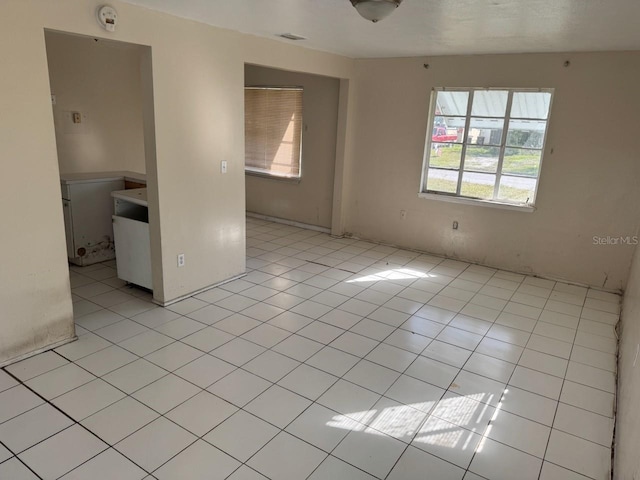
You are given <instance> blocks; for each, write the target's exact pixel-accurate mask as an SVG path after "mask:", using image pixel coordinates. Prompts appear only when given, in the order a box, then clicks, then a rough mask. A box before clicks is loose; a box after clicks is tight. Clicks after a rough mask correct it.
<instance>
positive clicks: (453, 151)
mask: <svg viewBox="0 0 640 480" xmlns="http://www.w3.org/2000/svg"><path fill="white" fill-rule="evenodd" d="M461 155H462V145H456V144H452V143H432V144H431V154H430V155H429V166H430V167H440V168H460V157H461Z"/></svg>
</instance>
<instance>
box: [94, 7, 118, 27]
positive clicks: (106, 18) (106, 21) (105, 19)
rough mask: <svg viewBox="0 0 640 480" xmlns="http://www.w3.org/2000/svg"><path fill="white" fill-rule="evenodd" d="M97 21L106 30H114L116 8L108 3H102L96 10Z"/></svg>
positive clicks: (116, 16) (116, 14) (116, 19)
mask: <svg viewBox="0 0 640 480" xmlns="http://www.w3.org/2000/svg"><path fill="white" fill-rule="evenodd" d="M96 17H97V18H98V23H99V24H100V26H101V27H102V28H104V29H105V30H106V31H107V32H115V31H116V22H117V21H118V13H117V12H116V9H115V8H113V7H112V6H110V5H102V6H100V7H98V9H97V10H96Z"/></svg>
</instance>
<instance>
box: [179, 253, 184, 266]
mask: <svg viewBox="0 0 640 480" xmlns="http://www.w3.org/2000/svg"><path fill="white" fill-rule="evenodd" d="M178 267H184V253H180V254H179V255H178Z"/></svg>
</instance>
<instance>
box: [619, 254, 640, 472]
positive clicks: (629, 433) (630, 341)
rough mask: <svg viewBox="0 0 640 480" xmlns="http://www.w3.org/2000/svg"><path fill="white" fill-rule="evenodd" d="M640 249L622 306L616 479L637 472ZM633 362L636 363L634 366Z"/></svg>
mask: <svg viewBox="0 0 640 480" xmlns="http://www.w3.org/2000/svg"><path fill="white" fill-rule="evenodd" d="M639 344H640V248H638V247H636V252H635V255H634V257H633V262H632V263H631V271H630V273H629V282H628V284H627V289H626V291H625V294H624V300H623V303H622V315H621V322H620V347H619V352H618V397H617V401H618V407H617V414H616V438H615V450H614V452H615V457H614V472H615V478H617V479H620V480H626V479H632V478H636V476H637V475H638V473H639V472H640V458H639V457H638V445H640V415H639V414H638V404H640V359H638V360H636V355H637V349H638V348H639V347H638V345H639ZM634 363H636V364H635V365H634Z"/></svg>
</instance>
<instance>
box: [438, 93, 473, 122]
mask: <svg viewBox="0 0 640 480" xmlns="http://www.w3.org/2000/svg"><path fill="white" fill-rule="evenodd" d="M468 101H469V92H438V93H437V95H436V115H463V116H464V115H466V114H467V103H468Z"/></svg>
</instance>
